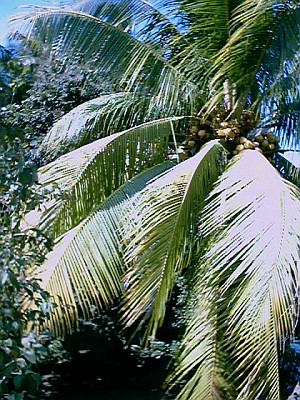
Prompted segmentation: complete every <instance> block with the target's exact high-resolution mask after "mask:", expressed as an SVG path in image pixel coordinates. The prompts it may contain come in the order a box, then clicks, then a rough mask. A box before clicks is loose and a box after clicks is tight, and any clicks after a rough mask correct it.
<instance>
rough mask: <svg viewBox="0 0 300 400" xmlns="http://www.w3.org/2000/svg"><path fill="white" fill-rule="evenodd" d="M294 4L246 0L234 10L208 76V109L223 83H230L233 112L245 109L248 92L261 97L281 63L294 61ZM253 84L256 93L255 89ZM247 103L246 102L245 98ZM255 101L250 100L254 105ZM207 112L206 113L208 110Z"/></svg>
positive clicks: (219, 95)
mask: <svg viewBox="0 0 300 400" xmlns="http://www.w3.org/2000/svg"><path fill="white" fill-rule="evenodd" d="M296 3H297V2H295V1H293V0H290V1H279V2H276V4H275V3H274V2H273V1H271V0H268V1H264V2H257V1H256V0H248V1H244V2H242V3H241V5H240V6H238V7H236V9H235V10H234V12H233V15H234V17H233V18H232V20H231V30H232V34H231V36H230V39H229V40H228V42H227V44H226V45H225V46H224V47H223V48H222V50H221V51H220V52H219V54H218V56H217V57H216V59H215V62H214V66H213V67H212V70H211V71H210V73H211V74H212V76H213V79H212V81H211V88H212V93H213V98H212V99H211V101H210V102H209V103H208V104H207V107H208V110H211V109H212V108H213V107H214V103H215V102H216V100H220V98H222V95H223V83H224V81H225V80H227V79H228V80H229V81H230V83H232V84H234V86H235V91H237V94H236V99H237V100H236V104H235V109H242V108H243V106H245V104H246V101H247V97H248V96H249V95H251V90H253V93H252V95H253V94H254V93H256V95H258V96H261V93H263V92H264V91H265V90H267V89H268V87H269V86H270V82H271V83H273V82H274V81H275V79H276V77H277V75H278V74H281V71H282V70H283V68H284V62H285V61H286V60H288V59H291V58H294V56H295V52H296V51H297V50H298V41H299V24H298V23H297V24H295V21H298V22H299V10H298V9H297V4H296ZM257 83H258V84H259V86H260V90H259V91H257V90H256V85H257ZM248 100H249V99H248ZM255 100H257V98H255V96H254V98H252V99H251V101H252V103H255ZM208 112H209V111H208Z"/></svg>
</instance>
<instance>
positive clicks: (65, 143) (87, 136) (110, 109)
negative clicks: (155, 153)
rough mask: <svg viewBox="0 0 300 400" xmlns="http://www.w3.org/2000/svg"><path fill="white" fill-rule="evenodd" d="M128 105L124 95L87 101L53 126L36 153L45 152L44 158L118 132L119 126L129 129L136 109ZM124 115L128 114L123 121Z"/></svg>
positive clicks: (63, 152) (130, 99) (127, 98)
mask: <svg viewBox="0 0 300 400" xmlns="http://www.w3.org/2000/svg"><path fill="white" fill-rule="evenodd" d="M132 106H133V100H132V98H131V96H130V94H129V93H126V92H121V93H113V94H109V95H103V96H100V97H98V98H96V99H93V100H89V101H87V102H85V103H83V104H81V105H79V106H78V107H75V108H74V109H73V110H72V111H70V112H69V113H67V114H66V115H64V116H63V117H62V118H61V119H59V120H58V121H57V122H56V123H55V124H54V125H53V127H52V128H51V129H50V131H49V132H48V134H47V135H46V137H45V138H44V140H43V141H42V143H41V145H40V147H39V152H42V153H46V155H47V156H48V157H49V156H52V157H53V156H55V155H56V154H59V155H61V154H65V153H68V152H69V151H70V150H73V149H74V148H78V147H80V146H82V145H84V144H87V143H90V142H93V141H94V140H96V139H100V138H101V137H105V136H108V135H109V134H111V133H116V132H118V131H120V128H121V126H122V125H123V126H124V125H129V127H130V125H131V122H132V120H134V116H135V117H138V110H137V109H135V110H132V109H131V108H132ZM129 110H130V111H129ZM128 113H130V114H131V115H130V116H128V118H126V116H127V115H126V114H128ZM134 114H135V115H134ZM140 114H142V110H140ZM118 128H119V129H118ZM117 129H118V130H117Z"/></svg>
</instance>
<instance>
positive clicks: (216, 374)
mask: <svg viewBox="0 0 300 400" xmlns="http://www.w3.org/2000/svg"><path fill="white" fill-rule="evenodd" d="M199 261H200V260H199V259H198V261H195V264H196V265H195V266H193V273H194V274H195V275H194V276H193V281H195V282H196V283H195V284H194V286H193V287H192V289H190V291H191V293H192V294H191V295H190V299H189V300H188V303H187V309H188V313H189V314H190V317H189V318H188V319H187V322H186V330H185V333H184V335H183V337H182V338H181V340H180V347H179V350H178V352H177V354H175V361H174V362H172V364H175V366H173V371H172V373H171V374H170V375H169V377H168V382H167V383H168V387H169V390H171V389H172V388H174V387H180V386H181V387H182V388H181V390H180V391H179V393H178V394H177V396H176V399H178V400H179V399H180V400H222V399H224V398H226V399H230V398H232V397H230V396H229V386H230V385H229V383H228V382H226V379H225V377H224V375H225V374H227V376H228V375H229V371H228V365H226V364H225V365H224V361H223V358H224V353H225V351H224V349H222V340H223V338H222V335H221V334H220V329H219V321H218V311H219V310H218V309H217V308H218V306H217V304H218V300H219V299H218V293H217V290H214V289H213V288H212V287H209V284H208V282H207V280H208V276H209V275H208V273H207V270H208V269H209V268H210V267H209V265H205V266H204V265H203V263H201V262H199Z"/></svg>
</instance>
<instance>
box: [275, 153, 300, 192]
mask: <svg viewBox="0 0 300 400" xmlns="http://www.w3.org/2000/svg"><path fill="white" fill-rule="evenodd" d="M299 152H300V150H298V151H288V152H284V153H283V154H278V156H277V160H276V162H277V169H278V171H279V172H280V174H281V176H283V177H284V178H285V179H287V180H288V181H290V182H292V183H294V184H295V185H296V186H297V187H298V188H300V163H299Z"/></svg>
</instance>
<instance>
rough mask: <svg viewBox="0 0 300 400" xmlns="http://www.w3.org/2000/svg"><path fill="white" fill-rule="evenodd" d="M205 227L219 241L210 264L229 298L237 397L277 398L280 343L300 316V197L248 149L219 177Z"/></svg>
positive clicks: (223, 294)
mask: <svg viewBox="0 0 300 400" xmlns="http://www.w3.org/2000/svg"><path fill="white" fill-rule="evenodd" d="M249 166H251V173H249V172H248V171H249ZM202 222H203V224H202V229H203V233H204V235H207V236H210V237H213V238H214V240H213V245H212V246H211V248H210V249H209V252H208V253H207V256H206V258H207V259H206V262H207V263H208V264H209V265H210V267H211V268H212V270H213V271H214V274H215V278H214V279H215V280H212V283H211V284H212V286H213V287H215V285H219V284H220V282H221V283H222V284H221V293H220V296H221V299H226V300H223V305H222V303H221V305H220V309H221V311H222V309H223V310H225V309H226V310H228V311H227V313H228V318H227V324H228V332H227V335H228V347H229V348H230V350H231V352H232V357H233V362H234V365H235V368H236V374H235V379H236V381H237V382H238V383H239V386H238V389H239V395H238V396H237V399H243V398H245V397H247V399H255V398H257V396H262V398H272V399H279V385H278V381H279V379H278V378H279V376H278V374H279V372H278V352H277V344H278V341H281V340H284V338H285V337H286V335H289V334H292V333H293V331H294V329H295V323H296V319H297V317H298V313H299V310H298V309H297V302H298V296H299V272H300V271H299V265H300V264H299V262H300V259H299V247H300V246H299V244H300V236H299V224H300V192H299V190H298V189H297V188H296V187H295V186H294V185H292V184H291V183H288V182H287V181H284V180H283V179H282V178H281V177H280V175H279V174H278V172H277V171H276V170H275V169H274V168H273V167H272V166H271V165H270V164H269V163H268V162H267V161H266V159H265V158H264V157H263V156H262V155H261V154H259V153H257V152H254V151H245V152H243V153H242V154H241V155H239V156H237V157H236V158H235V159H234V160H233V161H232V163H231V165H230V167H229V168H228V170H227V171H226V172H225V173H224V175H223V176H222V177H221V179H220V181H219V183H218V185H217V187H216V188H215V189H214V191H213V192H212V194H211V196H210V201H209V203H208V205H207V207H206V209H205V211H204V215H203V220H202ZM225 303H226V304H225ZM269 396H270V397H269Z"/></svg>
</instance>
